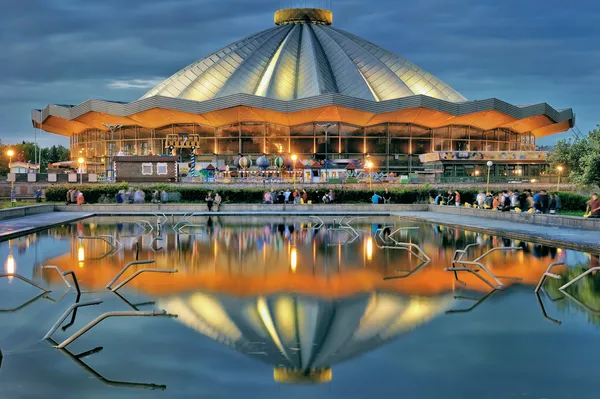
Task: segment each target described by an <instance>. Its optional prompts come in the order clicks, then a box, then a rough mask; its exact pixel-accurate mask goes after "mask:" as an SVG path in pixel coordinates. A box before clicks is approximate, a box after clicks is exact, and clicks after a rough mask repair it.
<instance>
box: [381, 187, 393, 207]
mask: <svg viewBox="0 0 600 399" xmlns="http://www.w3.org/2000/svg"><path fill="white" fill-rule="evenodd" d="M383 203H384V204H391V203H392V194H390V192H389V191H388V189H387V188H386V189H385V192H384V193H383Z"/></svg>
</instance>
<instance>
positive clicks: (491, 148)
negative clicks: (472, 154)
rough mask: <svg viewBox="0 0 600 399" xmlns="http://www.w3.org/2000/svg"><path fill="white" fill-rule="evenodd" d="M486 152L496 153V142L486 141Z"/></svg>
mask: <svg viewBox="0 0 600 399" xmlns="http://www.w3.org/2000/svg"><path fill="white" fill-rule="evenodd" d="M485 150H486V151H498V142H497V141H487V142H486V143H485Z"/></svg>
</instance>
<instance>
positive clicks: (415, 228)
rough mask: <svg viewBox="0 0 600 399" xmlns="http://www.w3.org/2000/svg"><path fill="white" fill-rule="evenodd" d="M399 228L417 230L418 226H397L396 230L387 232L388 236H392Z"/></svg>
mask: <svg viewBox="0 0 600 399" xmlns="http://www.w3.org/2000/svg"><path fill="white" fill-rule="evenodd" d="M400 230H419V228H418V227H411V226H405V227H399V228H397V229H396V230H394V231H392V232H391V233H390V234H388V237H391V236H393V235H394V234H396V233H397V232H399V231H400Z"/></svg>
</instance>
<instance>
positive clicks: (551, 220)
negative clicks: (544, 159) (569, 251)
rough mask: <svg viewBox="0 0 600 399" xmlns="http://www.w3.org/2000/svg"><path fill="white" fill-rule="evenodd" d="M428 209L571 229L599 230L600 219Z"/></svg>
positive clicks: (434, 206) (444, 207) (460, 208)
mask: <svg viewBox="0 0 600 399" xmlns="http://www.w3.org/2000/svg"><path fill="white" fill-rule="evenodd" d="M429 211H431V212H438V213H447V214H452V215H465V216H478V217H482V218H487V219H494V220H504V221H511V222H515V223H531V224H537V225H542V226H553V227H568V228H573V229H582V230H598V231H600V219H584V218H580V217H573V216H559V215H544V214H542V215H536V214H531V213H516V212H499V211H492V210H488V209H473V208H465V207H455V206H438V205H429ZM491 227H493V226H491Z"/></svg>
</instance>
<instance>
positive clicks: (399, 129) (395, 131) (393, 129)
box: [388, 123, 410, 137]
mask: <svg viewBox="0 0 600 399" xmlns="http://www.w3.org/2000/svg"><path fill="white" fill-rule="evenodd" d="M388 129H389V132H390V137H410V125H408V124H406V123H390V124H389V127H388Z"/></svg>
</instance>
